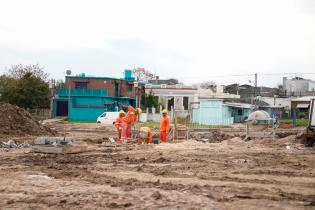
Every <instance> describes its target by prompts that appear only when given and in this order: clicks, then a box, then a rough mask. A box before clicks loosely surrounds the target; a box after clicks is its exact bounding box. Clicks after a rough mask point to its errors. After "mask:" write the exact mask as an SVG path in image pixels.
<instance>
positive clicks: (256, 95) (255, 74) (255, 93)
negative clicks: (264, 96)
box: [255, 73, 257, 97]
mask: <svg viewBox="0 0 315 210" xmlns="http://www.w3.org/2000/svg"><path fill="white" fill-rule="evenodd" d="M256 96H257V73H255V97H256Z"/></svg>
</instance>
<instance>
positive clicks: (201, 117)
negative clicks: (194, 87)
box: [192, 99, 253, 125]
mask: <svg viewBox="0 0 315 210" xmlns="http://www.w3.org/2000/svg"><path fill="white" fill-rule="evenodd" d="M252 109H253V106H252V105H250V104H242V103H230V102H223V100H222V99H207V100H206V99H204V100H201V101H200V103H199V106H198V108H193V109H192V121H193V123H198V124H202V125H231V124H233V123H239V122H244V120H246V119H247V117H248V116H249V114H250V113H251V111H252Z"/></svg>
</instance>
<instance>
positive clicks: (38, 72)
mask: <svg viewBox="0 0 315 210" xmlns="http://www.w3.org/2000/svg"><path fill="white" fill-rule="evenodd" d="M28 73H30V74H32V75H33V76H35V77H37V78H39V79H41V80H43V81H47V78H48V76H49V74H48V73H46V72H44V71H43V68H42V67H40V66H39V65H38V64H36V65H26V66H23V65H22V64H19V65H14V66H12V67H11V68H10V69H9V71H8V74H7V76H8V77H11V78H13V79H17V80H18V79H21V78H22V77H24V76H25V75H26V74H28Z"/></svg>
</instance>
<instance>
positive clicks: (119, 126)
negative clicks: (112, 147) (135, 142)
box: [115, 106, 170, 144]
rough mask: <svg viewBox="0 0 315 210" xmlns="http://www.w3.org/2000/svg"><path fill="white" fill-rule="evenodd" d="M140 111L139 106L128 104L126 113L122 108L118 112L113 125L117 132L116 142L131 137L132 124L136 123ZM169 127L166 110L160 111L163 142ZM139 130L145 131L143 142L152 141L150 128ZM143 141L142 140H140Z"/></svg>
mask: <svg viewBox="0 0 315 210" xmlns="http://www.w3.org/2000/svg"><path fill="white" fill-rule="evenodd" d="M141 113H142V110H141V109H140V108H137V109H135V108H134V107H132V106H128V111H127V113H126V112H125V111H123V110H121V111H120V112H119V116H118V118H117V119H116V122H115V127H116V130H117V133H118V142H122V139H127V140H128V139H131V138H132V126H133V125H135V124H137V122H138V118H139V115H140V114H141ZM169 129H170V119H169V117H168V115H167V110H166V109H164V110H163V111H162V117H161V120H160V140H161V141H162V142H164V143H166V142H167V134H168V132H169ZM139 132H142V133H146V134H147V138H146V140H145V142H146V143H147V144H149V143H153V134H152V131H151V129H150V128H148V127H141V128H140V129H139ZM142 143H144V142H142Z"/></svg>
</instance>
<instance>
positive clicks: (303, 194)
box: [0, 124, 315, 209]
mask: <svg viewBox="0 0 315 210" xmlns="http://www.w3.org/2000/svg"><path fill="white" fill-rule="evenodd" d="M54 127H55V128H56V129H57V130H59V131H60V130H63V127H64V125H62V124H57V125H55V126H54ZM67 129H69V130H70V131H68V135H71V136H76V137H77V138H78V139H79V140H78V141H79V142H82V143H86V144H88V149H89V151H88V152H85V153H80V154H68V155H51V154H34V153H31V152H30V149H0V177H1V179H0V209H62V208H65V209H115V208H116V209H315V150H314V149H309V148H304V147H303V146H301V145H299V144H298V143H297V142H295V141H294V139H292V138H290V137H287V138H284V139H280V140H276V141H275V140H271V139H263V140H255V141H249V142H243V141H241V140H240V139H239V138H233V139H230V140H226V141H223V142H221V143H211V144H210V143H201V142H196V141H192V140H189V141H184V142H177V143H170V144H159V145H122V144H120V145H113V144H108V143H103V142H106V141H107V137H109V136H113V135H114V134H115V133H114V132H113V130H112V128H109V127H101V126H99V125H96V124H72V125H71V126H70V127H67ZM27 139H28V141H30V139H31V138H30V137H28V138H27ZM19 141H23V139H19Z"/></svg>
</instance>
